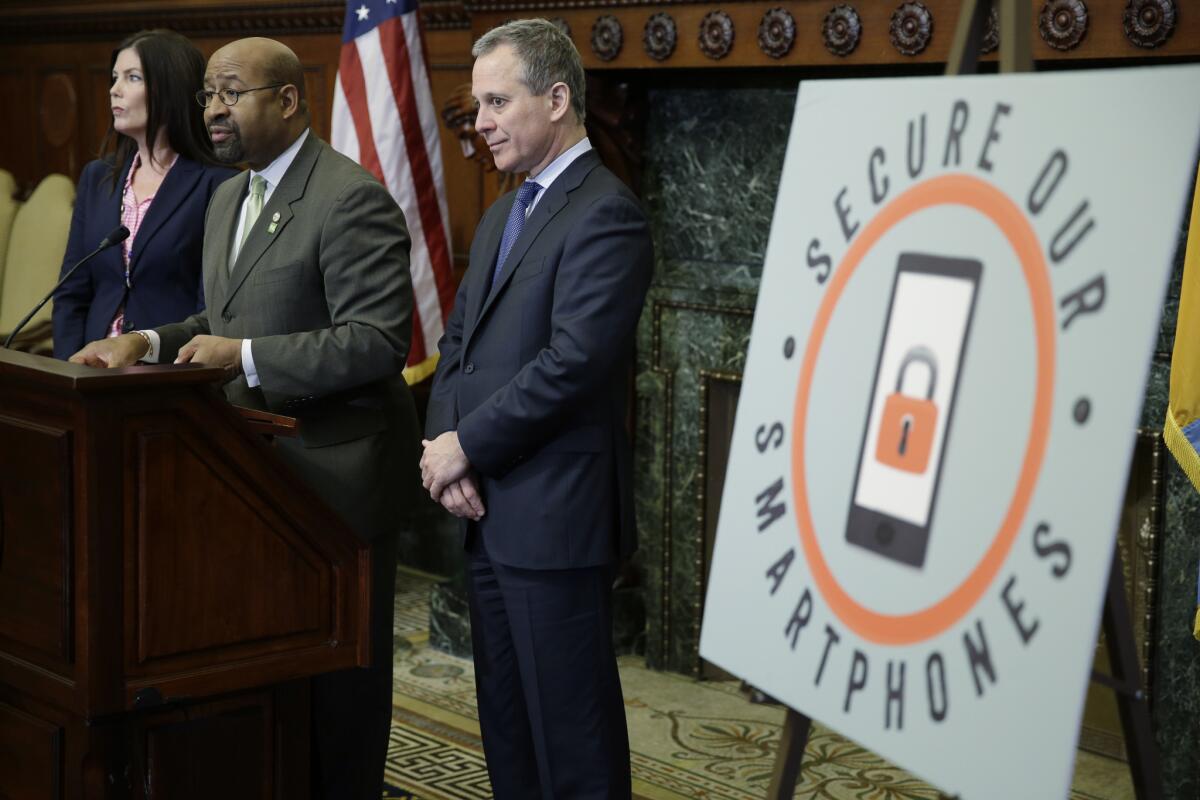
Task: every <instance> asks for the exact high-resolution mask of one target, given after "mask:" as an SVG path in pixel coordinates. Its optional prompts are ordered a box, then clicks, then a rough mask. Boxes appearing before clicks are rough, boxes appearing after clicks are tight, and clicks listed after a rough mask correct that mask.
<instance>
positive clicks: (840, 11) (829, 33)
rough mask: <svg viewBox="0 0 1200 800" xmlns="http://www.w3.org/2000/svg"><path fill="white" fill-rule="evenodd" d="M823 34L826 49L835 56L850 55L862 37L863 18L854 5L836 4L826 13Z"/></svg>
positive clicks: (822, 27)
mask: <svg viewBox="0 0 1200 800" xmlns="http://www.w3.org/2000/svg"><path fill="white" fill-rule="evenodd" d="M821 36H822V38H823V39H824V40H825V49H826V50H828V51H829V52H831V53H833V54H834V55H835V56H848V55H850V54H851V53H853V52H854V48H856V47H858V40H859V39H861V38H862V19H861V18H859V16H858V12H857V11H855V10H854V7H853V6H848V5H844V4H843V5H840V6H834V7H833V8H831V9H830V10H829V13H828V14H826V15H825V23H824V24H823V25H822V26H821Z"/></svg>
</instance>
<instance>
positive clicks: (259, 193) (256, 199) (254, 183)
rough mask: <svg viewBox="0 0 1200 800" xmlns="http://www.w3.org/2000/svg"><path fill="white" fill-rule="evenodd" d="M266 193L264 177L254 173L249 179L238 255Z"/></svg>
mask: <svg viewBox="0 0 1200 800" xmlns="http://www.w3.org/2000/svg"><path fill="white" fill-rule="evenodd" d="M266 193H267V179H266V178H264V177H263V176H262V175H255V176H254V177H253V178H251V179H250V200H249V202H247V203H246V222H245V224H244V225H242V241H241V242H239V243H238V254H239V255H240V254H241V252H242V248H243V247H245V246H246V239H248V238H249V237H250V229H251V228H253V227H254V223H255V222H257V221H258V215H259V214H261V213H262V207H263V195H265V194H266Z"/></svg>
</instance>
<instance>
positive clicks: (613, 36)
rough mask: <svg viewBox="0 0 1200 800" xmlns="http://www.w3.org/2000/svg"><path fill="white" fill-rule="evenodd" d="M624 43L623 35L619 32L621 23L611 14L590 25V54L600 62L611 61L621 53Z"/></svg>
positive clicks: (598, 18) (597, 19)
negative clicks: (593, 54)
mask: <svg viewBox="0 0 1200 800" xmlns="http://www.w3.org/2000/svg"><path fill="white" fill-rule="evenodd" d="M624 43H625V33H624V32H623V31H622V30H621V22H620V21H619V20H618V19H617V18H616V17H614V16H613V15H612V14H605V15H604V16H602V17H597V18H596V21H595V22H594V23H593V24H592V52H593V53H595V54H596V58H598V59H600V60H601V61H612V60H613V59H614V58H616V57H617V53H620V52H621V45H622V44H624Z"/></svg>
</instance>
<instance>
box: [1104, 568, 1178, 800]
mask: <svg viewBox="0 0 1200 800" xmlns="http://www.w3.org/2000/svg"><path fill="white" fill-rule="evenodd" d="M1104 636H1105V638H1106V639H1107V640H1108V655H1109V661H1110V662H1111V669H1112V676H1113V686H1112V688H1113V690H1114V691H1115V692H1116V694H1117V708H1118V710H1119V711H1120V712H1121V730H1122V731H1123V732H1124V734H1125V752H1126V753H1127V754H1128V756H1129V772H1130V775H1131V776H1132V778H1133V790H1134V795H1135V796H1136V797H1137V798H1138V800H1161V798H1162V797H1163V785H1162V770H1161V769H1160V767H1159V762H1158V744H1157V742H1155V740H1154V728H1153V726H1152V725H1151V723H1150V706H1149V703H1147V698H1146V692H1145V690H1144V689H1143V687H1142V680H1141V671H1140V667H1139V666H1138V659H1137V651H1136V649H1135V645H1134V641H1133V624H1132V620H1131V619H1130V617H1129V604H1128V601H1127V600H1126V598H1125V579H1124V571H1123V569H1122V566H1121V552H1120V550H1117V549H1115V548H1114V550H1113V561H1112V567H1111V568H1110V569H1109V573H1108V597H1107V598H1106V599H1105V602H1104Z"/></svg>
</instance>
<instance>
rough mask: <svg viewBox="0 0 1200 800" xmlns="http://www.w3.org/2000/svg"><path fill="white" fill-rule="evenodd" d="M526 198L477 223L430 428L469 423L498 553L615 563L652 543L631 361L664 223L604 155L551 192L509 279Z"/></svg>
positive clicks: (572, 171)
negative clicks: (515, 224) (636, 504)
mask: <svg viewBox="0 0 1200 800" xmlns="http://www.w3.org/2000/svg"><path fill="white" fill-rule="evenodd" d="M514 198H515V192H513V193H509V194H507V195H505V196H504V197H502V198H501V199H500V200H498V201H497V202H496V203H495V204H494V205H492V207H491V208H490V209H488V211H487V213H486V214H485V215H484V217H483V220H482V221H481V222H480V223H479V227H478V229H477V230H476V232H475V238H474V241H473V243H472V246H471V260H470V266H469V268H468V272H467V274H466V276H465V277H464V278H463V281H462V284H461V285H460V287H459V290H458V296H457V298H456V299H455V303H454V311H453V312H452V314H451V316H450V319H449V321H448V322H447V325H446V332H445V335H444V336H443V338H442V340H441V342H440V343H439V345H438V349H439V352H440V358H439V361H438V367H437V373H436V375H435V378H434V384H433V389H432V393H431V395H430V400H429V412H428V417H427V421H426V434H427V436H428V437H429V438H431V439H432V438H433V437H435V436H437V435H438V434H440V433H442V432H444V431H448V430H457V431H458V436H459V442H460V443H461V445H462V448H463V451H464V452H465V453H466V455H467V458H468V459H469V460H470V462H471V464H472V465H473V466H474V468H475V469H476V470H477V472H478V473H479V475H480V477H481V487H480V488H481V491H482V494H483V499H484V503H485V505H486V507H487V513H486V514H485V516H484V517H483V519H482V520H481V521H480V522H479V523H478V524H479V529H480V532H481V534H482V535H483V537H484V540H485V541H486V542H487V551H488V555H489V557H490V558H491V559H492V560H494V561H497V562H500V563H502V564H506V565H509V566H514V567H522V568H527V569H566V568H578V567H588V566H597V565H602V564H610V563H613V562H615V561H616V560H617V559H618V558H623V557H625V556H627V555H628V554H629V553H631V552H632V551H633V549H634V547H635V546H636V536H635V533H634V523H633V493H632V456H631V448H630V445H629V441H628V437H627V435H626V432H625V419H626V405H627V399H628V379H627V366H628V356H629V355H630V353H631V352H632V343H633V337H634V332H635V329H636V326H637V321H638V318H639V316H640V315H641V310H642V304H643V302H644V301H645V297H646V291H647V289H648V288H649V285H650V274H651V269H652V267H653V250H652V245H651V241H650V232H649V227H648V225H647V222H646V216H645V213H644V212H643V210H642V208H641V206H640V204H639V203H638V201H637V199H636V198H635V197H634V195H633V193H632V192H630V191H629V189H627V188H626V187H625V185H624V184H623V183H621V181H620V180H618V179H617V178H616V176H614V175H613V174H612V173H611V172H609V171H608V169H606V168H605V167H603V166H602V165H601V164H600V159H599V157H598V156H597V155H596V152H595V151H594V150H592V151H589V152H587V153H584V154H583V155H582V156H580V157H579V158H577V159H576V160H575V161H573V162H572V163H571V164H570V166H568V167H567V169H566V171H565V172H563V174H561V175H560V176H559V177H558V178H557V179H556V180H555V181H554V182H553V183H552V184H550V187H549V188H548V189H547V190H546V191H545V192H544V193H543V194H542V197H541V198H540V199H539V200H538V203H537V205H536V206H535V207H534V209H533V212H532V213H531V214H530V216H529V219H528V220H527V221H526V223H525V227H524V229H523V230H522V233H521V235H520V237H518V238H517V241H516V242H515V243H514V245H513V249H512V251H511V252H510V254H509V256H508V260H507V262H506V264H505V266H504V272H503V273H502V274H501V276H500V278H499V279H498V280H497V282H496V284H495V287H494V288H493V287H492V272H493V268H494V266H495V262H496V256H497V251H498V249H499V245H500V237H501V234H502V233H503V231H504V223H505V221H506V220H507V218H508V213H509V210H510V209H511V208H512V204H513V200H514Z"/></svg>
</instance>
